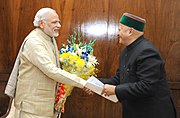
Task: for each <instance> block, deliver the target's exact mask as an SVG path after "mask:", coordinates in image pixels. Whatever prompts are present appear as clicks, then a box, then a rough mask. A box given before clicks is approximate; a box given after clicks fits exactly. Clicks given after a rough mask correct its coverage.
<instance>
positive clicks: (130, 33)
mask: <svg viewBox="0 0 180 118" xmlns="http://www.w3.org/2000/svg"><path fill="white" fill-rule="evenodd" d="M133 33H134V28H129V35H130V36H131V35H133Z"/></svg>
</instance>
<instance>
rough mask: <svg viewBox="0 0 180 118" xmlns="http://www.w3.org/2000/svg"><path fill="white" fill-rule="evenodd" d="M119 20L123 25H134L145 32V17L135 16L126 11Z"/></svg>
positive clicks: (133, 26)
mask: <svg viewBox="0 0 180 118" xmlns="http://www.w3.org/2000/svg"><path fill="white" fill-rule="evenodd" d="M119 22H120V23H121V24H123V25H126V26H128V27H132V28H134V29H136V30H138V31H141V32H143V30H144V27H145V24H146V20H145V19H143V18H141V17H138V16H135V15H133V14H130V13H124V14H123V16H122V17H121V19H120V20H119Z"/></svg>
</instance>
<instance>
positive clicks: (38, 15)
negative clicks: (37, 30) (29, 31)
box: [33, 8, 55, 27]
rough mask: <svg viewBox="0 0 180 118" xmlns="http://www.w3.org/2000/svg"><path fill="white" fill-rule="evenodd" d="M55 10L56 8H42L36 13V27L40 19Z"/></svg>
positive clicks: (43, 18)
mask: <svg viewBox="0 0 180 118" xmlns="http://www.w3.org/2000/svg"><path fill="white" fill-rule="evenodd" d="M52 12H55V10H53V9H51V8H41V9H40V10H39V11H38V12H37V13H36V15H35V17H34V21H33V24H34V26H35V27H39V21H40V20H45V15H46V14H47V13H52Z"/></svg>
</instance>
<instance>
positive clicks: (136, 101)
mask: <svg viewBox="0 0 180 118" xmlns="http://www.w3.org/2000/svg"><path fill="white" fill-rule="evenodd" d="M145 23H146V21H145V19H143V18H140V17H138V16H135V15H133V14H129V13H124V14H123V16H122V17H121V19H120V23H119V32H118V34H119V43H121V44H123V45H125V46H126V47H125V48H124V50H123V52H122V54H121V56H120V58H119V60H120V61H119V68H118V69H117V72H116V75H115V76H113V77H111V78H109V79H103V80H102V82H103V83H104V84H105V85H104V89H103V92H102V94H105V95H116V96H117V98H118V100H119V101H120V102H121V103H122V109H123V114H122V115H123V118H176V117H177V116H176V110H175V106H174V103H173V101H172V95H171V92H170V90H169V88H168V84H167V80H166V72H165V68H164V61H163V59H162V57H161V56H160V53H159V51H158V50H157V49H156V48H155V47H154V46H153V45H152V44H151V43H150V42H149V41H148V40H147V39H145V38H144V36H143V34H144V32H143V30H144V26H145Z"/></svg>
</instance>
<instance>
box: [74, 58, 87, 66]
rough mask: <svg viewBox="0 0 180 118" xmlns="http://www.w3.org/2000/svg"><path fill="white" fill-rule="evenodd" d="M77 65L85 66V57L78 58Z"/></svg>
mask: <svg viewBox="0 0 180 118" xmlns="http://www.w3.org/2000/svg"><path fill="white" fill-rule="evenodd" d="M76 66H77V67H83V66H85V62H84V60H83V59H78V60H77V61H76Z"/></svg>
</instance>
